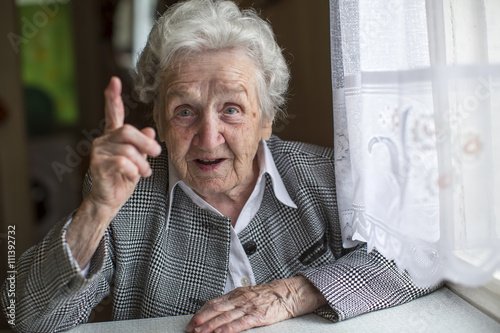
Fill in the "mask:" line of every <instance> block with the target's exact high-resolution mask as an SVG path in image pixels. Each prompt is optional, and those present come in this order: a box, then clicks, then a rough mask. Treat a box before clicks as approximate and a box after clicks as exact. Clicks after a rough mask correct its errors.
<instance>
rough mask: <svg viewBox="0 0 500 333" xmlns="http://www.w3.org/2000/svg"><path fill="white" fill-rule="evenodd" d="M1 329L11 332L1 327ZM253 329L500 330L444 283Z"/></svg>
mask: <svg viewBox="0 0 500 333" xmlns="http://www.w3.org/2000/svg"><path fill="white" fill-rule="evenodd" d="M190 318H191V316H190V315H189V316H178V317H164V318H148V319H135V320H123V321H115V322H103V323H91V324H84V325H80V326H78V327H76V328H74V329H72V330H70V331H68V332H70V333H101V332H102V333H104V332H106V333H124V332H144V333H157V332H169V333H170V332H174V333H175V332H184V329H185V327H186V325H187V323H188V322H189V319H190ZM1 332H10V331H9V330H4V331H1ZM250 332H252V333H282V332H287V333H288V332H300V333H309V332H315V333H316V332H317V333H322V332H335V333H337V332H339V333H342V332H356V333H363V332H370V333H378V332H380V333H382V332H383V333H388V332H389V333H390V332H398V333H400V332H412V333H413V332H453V333H455V332H457V333H459V332H467V333H470V332H472V333H474V332H477V333H488V332H496V333H499V332H500V323H499V322H497V321H495V320H493V319H492V318H490V317H488V316H487V315H486V314H484V313H483V312H481V311H479V310H478V309H476V308H474V307H473V306H472V305H470V304H469V303H467V302H466V301H465V300H463V299H462V298H460V297H459V296H457V295H456V294H455V293H453V292H452V291H451V290H449V289H448V288H446V287H443V288H441V289H439V290H437V291H435V292H433V293H431V294H429V295H427V296H424V297H421V298H418V299H416V300H414V301H412V302H410V303H407V304H404V305H399V306H396V307H393V308H390V309H385V310H380V311H375V312H371V313H367V314H364V315H361V316H358V317H356V318H352V319H349V320H345V321H342V322H339V323H331V322H330V321H328V320H326V319H324V318H322V317H320V316H317V315H314V314H309V315H305V316H302V317H299V318H294V319H289V320H286V321H283V322H280V323H277V324H274V325H271V326H266V327H259V328H254V329H252V330H250Z"/></svg>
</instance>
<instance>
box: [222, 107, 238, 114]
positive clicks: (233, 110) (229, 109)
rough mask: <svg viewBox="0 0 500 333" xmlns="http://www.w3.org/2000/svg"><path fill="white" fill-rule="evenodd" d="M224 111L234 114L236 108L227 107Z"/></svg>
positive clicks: (236, 111)
mask: <svg viewBox="0 0 500 333" xmlns="http://www.w3.org/2000/svg"><path fill="white" fill-rule="evenodd" d="M224 113H225V114H236V113H238V110H236V109H235V108H227V109H226V110H224Z"/></svg>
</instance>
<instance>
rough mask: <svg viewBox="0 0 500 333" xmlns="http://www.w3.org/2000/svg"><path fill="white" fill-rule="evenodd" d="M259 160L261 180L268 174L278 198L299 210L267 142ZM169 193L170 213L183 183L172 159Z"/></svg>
mask: <svg viewBox="0 0 500 333" xmlns="http://www.w3.org/2000/svg"><path fill="white" fill-rule="evenodd" d="M257 158H258V161H259V169H260V172H259V179H260V178H262V176H263V175H264V174H266V173H267V174H268V175H269V176H270V177H271V181H272V184H273V191H274V195H275V196H276V198H277V199H278V200H279V201H280V202H281V203H282V204H284V205H286V206H289V207H292V208H297V205H295V203H294V202H293V200H292V198H290V195H289V193H288V191H287V190H286V187H285V184H284V183H283V179H281V176H280V174H279V172H278V169H277V168H276V164H275V163H274V158H273V155H272V154H271V151H270V150H269V147H268V146H267V143H266V141H264V140H261V141H260V143H259V148H258V150H257ZM168 174H169V175H168V193H169V201H170V202H169V212H170V207H171V206H172V200H173V190H174V187H175V185H177V184H179V183H180V182H182V180H181V178H180V177H179V174H178V173H177V170H176V169H175V167H174V166H173V164H172V162H171V161H170V158H169V159H168Z"/></svg>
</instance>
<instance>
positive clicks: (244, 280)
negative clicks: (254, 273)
mask: <svg viewBox="0 0 500 333" xmlns="http://www.w3.org/2000/svg"><path fill="white" fill-rule="evenodd" d="M250 282H251V281H250V279H249V278H247V277H244V278H242V279H241V285H242V286H243V287H248V286H249V285H250Z"/></svg>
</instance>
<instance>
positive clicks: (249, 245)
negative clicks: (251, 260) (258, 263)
mask: <svg viewBox="0 0 500 333" xmlns="http://www.w3.org/2000/svg"><path fill="white" fill-rule="evenodd" d="M243 249H244V250H245V253H246V254H247V255H248V256H249V255H252V254H254V253H255V251H257V244H256V243H255V242H254V241H252V240H251V241H248V242H246V243H245V244H243Z"/></svg>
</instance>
